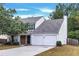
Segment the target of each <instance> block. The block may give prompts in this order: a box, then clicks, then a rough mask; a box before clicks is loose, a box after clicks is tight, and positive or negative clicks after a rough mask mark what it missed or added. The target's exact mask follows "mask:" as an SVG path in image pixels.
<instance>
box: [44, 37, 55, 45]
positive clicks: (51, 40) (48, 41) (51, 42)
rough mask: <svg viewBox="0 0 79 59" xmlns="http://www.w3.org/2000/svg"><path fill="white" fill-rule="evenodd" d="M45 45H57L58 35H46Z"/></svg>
mask: <svg viewBox="0 0 79 59" xmlns="http://www.w3.org/2000/svg"><path fill="white" fill-rule="evenodd" d="M44 45H56V36H46V37H45V39H44Z"/></svg>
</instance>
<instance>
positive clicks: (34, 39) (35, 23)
mask: <svg viewBox="0 0 79 59" xmlns="http://www.w3.org/2000/svg"><path fill="white" fill-rule="evenodd" d="M21 21H22V22H23V23H26V24H27V23H28V24H29V27H28V28H29V29H28V31H27V32H26V33H22V34H19V35H17V36H14V41H15V42H19V44H22V45H28V44H31V45H54V46H56V42H57V41H61V42H62V44H66V39H67V16H64V17H63V19H52V20H45V19H44V17H42V16H41V17H28V18H24V19H22V20H21Z"/></svg>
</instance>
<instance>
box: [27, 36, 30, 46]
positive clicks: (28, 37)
mask: <svg viewBox="0 0 79 59" xmlns="http://www.w3.org/2000/svg"><path fill="white" fill-rule="evenodd" d="M27 44H28V45H30V35H27Z"/></svg>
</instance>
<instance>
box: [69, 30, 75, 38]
mask: <svg viewBox="0 0 79 59" xmlns="http://www.w3.org/2000/svg"><path fill="white" fill-rule="evenodd" d="M68 37H69V38H76V33H75V31H70V32H69V33H68Z"/></svg>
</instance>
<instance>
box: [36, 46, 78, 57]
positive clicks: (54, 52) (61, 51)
mask: <svg viewBox="0 0 79 59" xmlns="http://www.w3.org/2000/svg"><path fill="white" fill-rule="evenodd" d="M36 56H79V46H71V45H64V46H62V47H56V48H52V49H50V50H47V51H45V52H42V53H40V54H37V55H36Z"/></svg>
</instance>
